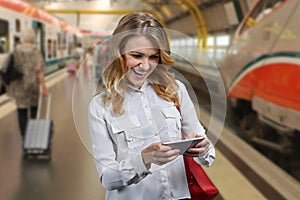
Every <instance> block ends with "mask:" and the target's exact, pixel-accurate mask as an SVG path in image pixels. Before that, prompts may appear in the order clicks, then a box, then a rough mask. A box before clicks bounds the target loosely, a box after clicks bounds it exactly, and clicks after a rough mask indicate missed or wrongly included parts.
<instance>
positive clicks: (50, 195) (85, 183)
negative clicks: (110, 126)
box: [0, 70, 267, 200]
mask: <svg viewBox="0 0 300 200" xmlns="http://www.w3.org/2000/svg"><path fill="white" fill-rule="evenodd" d="M84 78H89V77H88V76H87V77H84V76H82V77H75V76H74V75H72V74H68V73H67V72H66V71H65V70H60V71H59V73H57V75H56V76H55V77H53V78H52V79H51V80H48V81H47V87H48V88H49V91H50V92H51V94H52V106H51V112H50V116H51V119H52V120H53V121H54V135H53V142H52V159H51V160H50V161H47V160H24V159H23V157H22V142H21V136H20V133H19V131H18V125H17V114H16V110H15V109H16V108H15V105H14V102H13V101H11V100H9V101H7V102H6V103H4V104H2V105H1V107H0V127H1V130H0V163H1V165H0V177H1V179H2V181H1V186H0V199H5V200H32V199H43V200H53V199H56V200H69V199H72V200H82V199H84V200H96V199H97V200H101V199H104V194H105V190H104V188H103V187H102V186H101V184H100V182H99V178H98V175H97V172H96V168H95V164H94V160H93V157H92V155H91V154H90V153H89V151H88V150H87V149H86V148H85V145H84V144H83V143H82V140H81V138H80V136H79V135H78V133H77V131H76V128H75V123H74V120H73V114H72V94H73V86H74V81H75V80H76V79H84ZM79 81H81V80H79ZM83 95H84V94H83ZM77 106H80V105H77ZM82 117H83V118H85V117H86V116H85V114H83V115H82ZM221 137H222V135H221ZM222 151H223V150H222V148H220V149H219V148H218V145H216V160H215V162H214V164H213V165H212V166H211V167H209V168H205V171H206V172H207V174H208V175H209V177H210V178H211V180H212V181H213V182H214V184H215V185H216V186H217V187H218V189H219V190H220V194H219V196H218V197H216V199H219V200H220V199H229V200H240V199H243V200H248V199H249V200H253V199H256V200H262V199H267V198H266V196H265V194H263V193H262V192H261V191H260V190H258V188H257V186H255V185H254V184H252V182H251V181H249V180H248V179H247V177H246V176H245V175H244V174H243V173H242V172H241V171H240V170H238V169H237V168H236V166H235V165H234V164H233V163H232V161H230V160H228V159H227V157H226V156H225V154H224V152H222Z"/></svg>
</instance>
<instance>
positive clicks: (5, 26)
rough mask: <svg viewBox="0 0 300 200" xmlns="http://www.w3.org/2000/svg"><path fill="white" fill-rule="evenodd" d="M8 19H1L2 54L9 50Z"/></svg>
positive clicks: (0, 39) (0, 48) (0, 49)
mask: <svg viewBox="0 0 300 200" xmlns="http://www.w3.org/2000/svg"><path fill="white" fill-rule="evenodd" d="M8 36H9V34H8V21H6V20H2V19H0V54H1V53H6V52H7V51H8V42H7V41H8Z"/></svg>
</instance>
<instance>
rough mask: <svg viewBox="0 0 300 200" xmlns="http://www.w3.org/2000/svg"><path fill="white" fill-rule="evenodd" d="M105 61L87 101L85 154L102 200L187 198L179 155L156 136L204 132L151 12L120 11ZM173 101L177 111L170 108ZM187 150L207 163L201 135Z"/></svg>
mask: <svg viewBox="0 0 300 200" xmlns="http://www.w3.org/2000/svg"><path fill="white" fill-rule="evenodd" d="M111 49H113V50H112V52H111V53H112V58H115V60H113V62H112V63H111V64H110V65H109V66H108V67H107V68H106V69H105V71H104V73H103V82H104V85H105V88H106V91H105V92H102V93H100V94H98V95H96V96H95V97H94V98H93V99H92V101H91V102H90V106H89V123H90V134H91V139H92V144H93V145H92V146H93V153H94V158H95V161H96V167H97V171H98V173H99V177H100V180H101V182H102V185H103V186H104V187H105V188H106V190H107V192H106V199H112V200H115V199H137V200H140V199H143V200H146V199H149V200H150V199H151V200H153V199H155V200H159V199H185V198H190V193H189V190H188V185H187V181H186V177H185V169H184V163H183V158H182V156H179V150H178V149H172V148H171V147H169V146H166V145H163V142H164V141H173V140H179V139H181V137H182V135H181V130H182V131H183V133H184V137H185V138H192V137H201V136H204V137H205V130H204V129H203V127H202V125H201V124H200V123H199V120H198V119H197V115H196V112H195V109H194V106H193V103H192V101H191V99H190V97H189V96H188V93H187V90H186V88H185V86H184V85H183V83H181V82H179V81H177V80H175V79H174V77H173V76H172V75H171V74H169V73H168V72H167V68H166V66H167V67H169V66H172V65H173V63H174V60H173V59H172V58H171V57H170V48H169V43H168V39H167V35H166V32H165V31H164V29H163V27H162V25H161V24H160V22H159V21H158V20H157V19H155V18H154V17H153V16H152V15H149V14H144V13H132V14H128V15H126V16H124V17H123V18H122V19H121V20H120V21H119V24H118V26H117V28H116V29H115V31H114V32H113V37H112V41H111ZM179 106H180V108H181V112H179V109H177V108H178V107H179ZM189 153H194V154H195V155H196V157H195V160H197V162H198V163H200V164H202V165H206V166H209V165H211V164H212V162H213V160H214V156H215V155H214V148H213V145H212V144H211V142H210V141H209V140H208V139H207V138H206V137H205V139H204V140H203V141H201V142H199V143H198V144H197V145H196V146H195V147H194V148H190V149H189Z"/></svg>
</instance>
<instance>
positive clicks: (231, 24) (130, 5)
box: [29, 0, 255, 45]
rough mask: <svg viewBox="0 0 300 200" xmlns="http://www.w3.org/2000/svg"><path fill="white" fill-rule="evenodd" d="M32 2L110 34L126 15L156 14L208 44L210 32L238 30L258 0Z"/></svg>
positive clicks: (80, 25) (92, 28) (75, 22)
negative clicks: (250, 7) (242, 20)
mask: <svg viewBox="0 0 300 200" xmlns="http://www.w3.org/2000/svg"><path fill="white" fill-rule="evenodd" d="M29 1H30V2H31V3H33V4H35V5H37V6H38V7H40V8H43V9H45V10H46V11H48V12H50V13H53V14H54V15H56V16H58V17H60V18H62V19H64V20H65V21H67V22H68V23H70V24H72V25H74V26H77V27H79V28H80V29H83V30H88V31H98V32H99V31H102V32H110V31H112V30H113V29H114V28H115V26H116V24H117V22H118V20H119V19H120V18H121V17H122V16H123V15H124V14H127V13H130V12H134V11H143V12H149V13H152V14H153V15H155V16H156V17H157V18H158V19H159V20H160V21H161V22H162V23H163V24H164V25H165V26H166V27H167V28H170V29H173V30H177V31H180V32H183V33H185V34H187V35H192V36H197V37H198V39H199V41H200V40H202V41H205V38H206V36H207V34H208V33H211V32H218V31H219V32H220V31H228V30H233V29H235V28H236V26H237V24H238V23H239V22H240V20H241V18H242V17H243V16H242V15H243V13H245V12H247V10H248V9H249V4H251V3H252V2H254V1H255V0H29ZM237 6H238V7H237ZM237 8H238V12H237ZM203 45H205V44H203Z"/></svg>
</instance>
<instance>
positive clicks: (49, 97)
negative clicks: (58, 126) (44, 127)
mask: <svg viewBox="0 0 300 200" xmlns="http://www.w3.org/2000/svg"><path fill="white" fill-rule="evenodd" d="M42 99H43V95H42V94H41V93H40V95H39V102H38V112H37V116H36V118H37V119H40V117H41V107H42ZM50 105H51V93H48V95H47V111H46V119H50Z"/></svg>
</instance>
